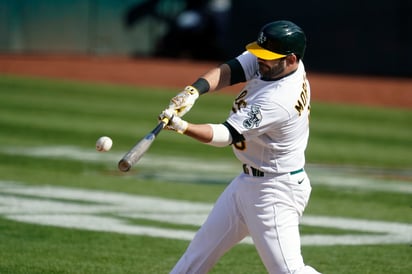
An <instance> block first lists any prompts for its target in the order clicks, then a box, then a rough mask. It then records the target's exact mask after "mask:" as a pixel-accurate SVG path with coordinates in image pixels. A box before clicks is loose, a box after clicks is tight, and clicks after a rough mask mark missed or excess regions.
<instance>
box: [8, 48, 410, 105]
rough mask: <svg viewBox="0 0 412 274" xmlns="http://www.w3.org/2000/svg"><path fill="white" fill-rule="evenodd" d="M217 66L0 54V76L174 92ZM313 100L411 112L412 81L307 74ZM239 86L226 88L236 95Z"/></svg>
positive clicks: (86, 57)
mask: <svg viewBox="0 0 412 274" xmlns="http://www.w3.org/2000/svg"><path fill="white" fill-rule="evenodd" d="M216 65H218V64H217V63H210V62H193V61H189V60H164V59H144V58H143V59H131V58H123V57H96V56H44V55H11V56H10V55H0V74H15V75H27V76H36V77H52V78H59V79H70V80H78V81H79V80H80V81H92V82H100V83H114V84H127V85H139V86H157V87H167V88H176V91H179V90H180V89H181V88H182V87H184V86H185V85H188V84H190V83H192V82H193V81H194V80H196V79H197V77H198V76H199V75H201V74H202V73H204V72H205V71H206V70H208V69H210V68H212V67H213V66H216ZM306 67H307V70H308V77H309V80H310V82H311V87H312V100H313V101H319V102H335V103H350V104H364V105H376V106H387V107H401V108H412V79H405V78H402V79H398V78H382V77H365V76H363V77H361V76H359V77H355V76H343V75H325V74H319V73H312V72H311V71H310V69H308V68H310V65H306ZM240 87H241V86H240V85H238V86H233V87H230V88H227V89H226V90H225V91H227V92H238V91H239V90H240Z"/></svg>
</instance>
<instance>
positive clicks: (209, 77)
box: [201, 64, 230, 91]
mask: <svg viewBox="0 0 412 274" xmlns="http://www.w3.org/2000/svg"><path fill="white" fill-rule="evenodd" d="M201 78H203V79H205V80H206V81H208V83H209V86H210V87H209V91H215V90H219V89H222V88H225V87H227V86H229V85H230V67H229V66H228V65H227V64H222V65H220V66H219V67H216V68H214V69H211V70H210V71H208V72H207V73H205V74H204V75H203V76H202V77H201Z"/></svg>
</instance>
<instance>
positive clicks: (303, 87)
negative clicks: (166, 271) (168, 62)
mask: <svg viewBox="0 0 412 274" xmlns="http://www.w3.org/2000/svg"><path fill="white" fill-rule="evenodd" d="M305 48H306V37H305V34H304V32H303V31H302V29H301V28H300V27H298V26H297V25H295V24H294V23H292V22H290V21H284V20H282V21H275V22H272V23H269V24H266V25H265V26H263V27H262V29H261V30H260V32H259V35H258V38H257V41H255V42H253V43H250V44H248V45H247V46H246V49H247V50H246V51H245V52H244V53H242V54H241V55H239V56H237V57H236V58H234V59H232V60H230V61H228V62H226V63H224V64H222V65H220V66H219V67H216V68H213V69H211V70H210V71H208V72H207V73H206V74H204V75H203V76H201V77H200V78H199V79H198V80H197V81H196V82H194V83H193V84H192V85H191V86H188V87H186V88H185V89H184V90H183V91H182V92H181V93H179V94H178V95H176V96H175V97H173V98H172V99H171V101H170V105H169V107H168V108H167V109H166V110H164V111H163V112H162V113H161V114H160V116H159V118H160V119H163V118H165V117H167V118H169V124H168V126H167V127H168V128H169V129H172V130H175V131H177V132H179V133H181V134H185V135H187V136H190V137H192V138H195V139H197V140H199V141H201V142H203V143H206V144H209V145H212V146H218V147H223V146H228V145H231V146H232V147H233V152H234V154H235V155H236V157H237V158H238V159H239V161H240V162H241V163H242V164H241V165H240V167H241V173H240V174H239V175H238V176H237V177H236V178H234V179H233V180H232V182H231V183H230V184H229V185H228V186H227V187H226V189H225V190H224V192H223V193H222V194H221V196H220V197H219V198H218V200H217V201H216V203H215V205H214V208H213V209H212V211H211V212H210V214H209V216H208V218H207V219H206V221H205V223H204V224H203V225H202V227H201V228H200V229H199V231H198V232H197V233H196V235H195V237H194V239H193V240H192V242H191V243H190V245H189V246H188V248H187V250H186V252H185V253H184V254H183V256H182V257H181V258H180V260H179V261H178V262H177V264H176V265H175V266H174V268H173V270H172V271H171V273H197V274H198V273H206V272H208V271H209V270H210V269H211V268H212V267H213V266H214V265H215V263H216V262H217V261H218V259H219V258H220V257H221V256H222V255H223V254H224V253H225V252H227V251H228V250H229V249H231V248H232V247H233V246H234V245H235V244H237V243H238V242H239V241H241V240H242V239H243V238H245V237H246V236H247V235H250V236H251V238H252V239H253V242H254V244H255V246H256V249H257V251H258V253H259V256H260V258H261V260H262V262H263V264H264V265H265V267H266V269H267V271H268V272H269V273H277V274H280V273H285V274H286V273H288V274H292V273H293V274H303V273H305V274H311V273H319V272H317V271H316V270H315V269H313V268H312V267H310V266H307V265H305V264H304V261H303V258H302V255H301V250H300V235H299V227H298V226H299V221H300V218H301V216H302V213H303V211H304V209H305V207H306V205H307V203H308V200H309V196H310V192H311V185H310V181H309V178H308V176H307V174H306V172H305V170H304V165H305V154H304V153H305V149H306V146H307V142H308V137H309V112H310V86H309V82H308V80H307V78H306V73H305V68H304V65H303V62H302V58H303V55H304V52H305ZM240 82H246V85H245V87H244V88H243V89H242V90H241V92H240V93H239V95H238V96H237V97H236V98H235V100H234V102H233V106H232V110H231V112H230V114H229V117H228V118H227V120H226V121H225V122H223V123H222V124H192V123H188V122H186V121H184V120H183V119H182V118H181V117H182V116H183V115H184V114H185V113H187V112H188V111H189V110H190V108H191V107H192V106H193V104H194V103H195V101H196V99H197V98H198V97H199V95H200V94H204V93H206V92H208V91H209V92H212V91H216V90H219V89H221V88H224V87H226V86H229V85H234V84H237V83H240Z"/></svg>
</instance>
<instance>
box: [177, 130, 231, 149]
mask: <svg viewBox="0 0 412 274" xmlns="http://www.w3.org/2000/svg"><path fill="white" fill-rule="evenodd" d="M184 134H185V135H187V136H190V137H192V138H194V139H196V140H198V141H200V142H202V143H205V144H208V145H211V146H215V147H224V146H228V145H230V144H231V143H232V136H231V134H230V132H229V130H228V128H227V127H226V126H225V125H223V124H200V125H199V124H188V126H187V129H186V130H185V131H184Z"/></svg>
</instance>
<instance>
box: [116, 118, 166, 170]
mask: <svg viewBox="0 0 412 274" xmlns="http://www.w3.org/2000/svg"><path fill="white" fill-rule="evenodd" d="M168 122H169V119H167V118H164V119H163V120H162V121H161V122H160V123H159V124H158V125H157V126H156V127H155V128H154V129H153V130H152V131H151V132H149V133H148V134H147V135H146V136H145V137H144V138H143V139H142V140H140V141H139V142H138V143H137V144H136V145H135V146H134V147H132V148H131V149H130V150H129V151H128V152H127V153H126V154H125V155H124V156H123V158H122V159H121V160H120V161H119V164H118V168H119V170H120V171H123V172H127V171H129V170H130V168H131V167H132V166H133V165H134V164H136V163H137V162H138V161H139V160H140V158H142V156H143V155H144V154H145V152H146V151H147V150H148V149H149V147H150V146H151V145H152V143H153V141H154V140H155V139H156V136H157V135H158V134H159V132H160V131H161V130H162V129H163V128H164V127H165V126H166V125H167V123H168Z"/></svg>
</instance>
